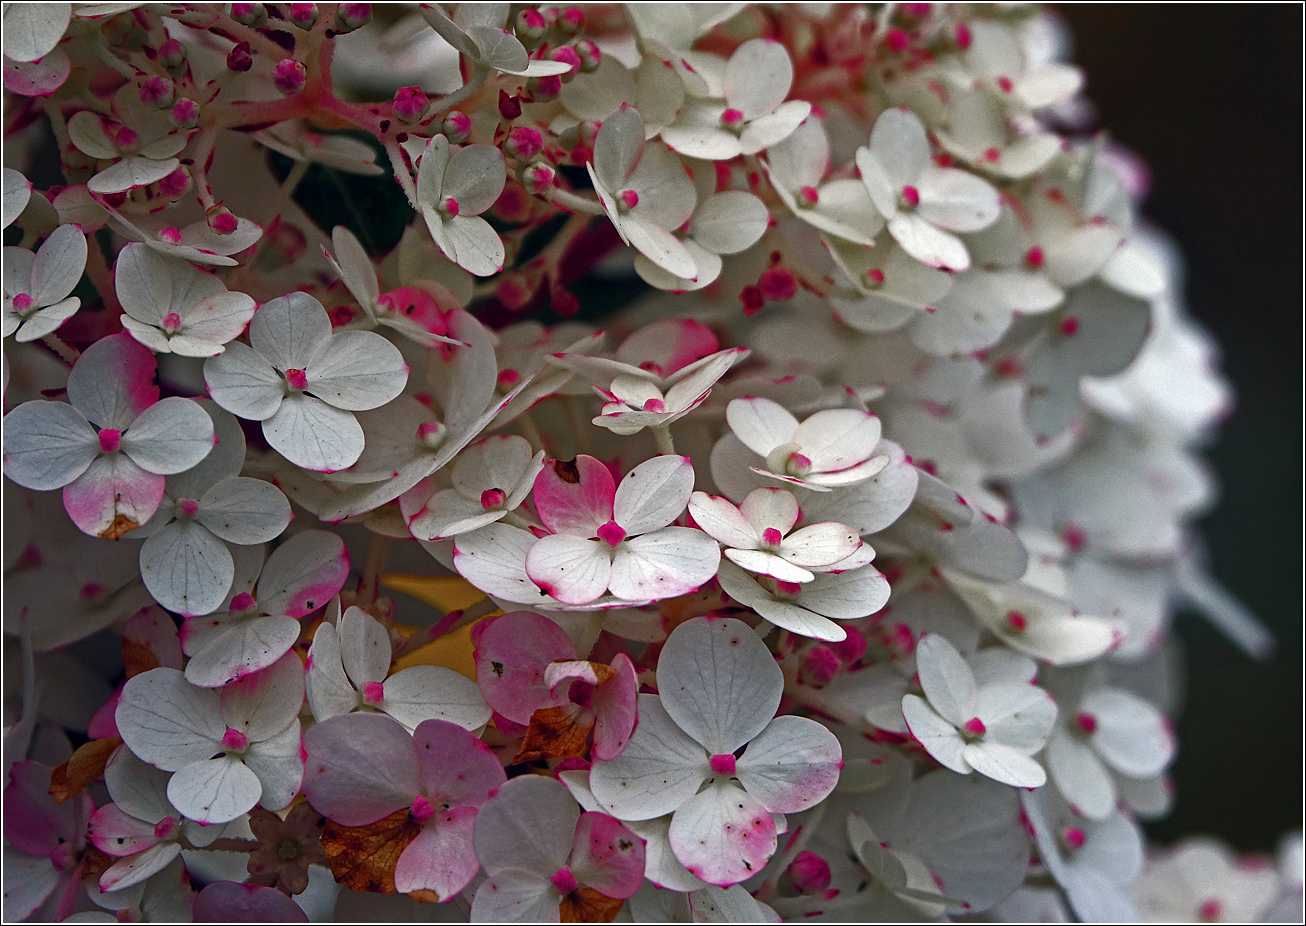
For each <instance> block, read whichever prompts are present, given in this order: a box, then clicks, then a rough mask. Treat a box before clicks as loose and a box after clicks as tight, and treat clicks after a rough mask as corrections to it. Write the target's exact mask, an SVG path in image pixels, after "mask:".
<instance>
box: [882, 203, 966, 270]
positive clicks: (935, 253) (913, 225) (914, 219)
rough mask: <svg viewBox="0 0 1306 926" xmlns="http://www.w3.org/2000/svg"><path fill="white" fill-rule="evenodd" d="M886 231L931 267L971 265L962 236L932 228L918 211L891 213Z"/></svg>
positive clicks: (908, 251) (904, 248)
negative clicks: (911, 213)
mask: <svg viewBox="0 0 1306 926" xmlns="http://www.w3.org/2000/svg"><path fill="white" fill-rule="evenodd" d="M889 234H891V235H893V238H894V240H895V241H897V242H898V244H900V245H902V249H903V250H904V251H906V252H907V253H908V254H910V255H911V256H912V257H914V258H916V259H917V260H918V261H920V262H921V263H923V264H926V265H928V266H930V267H937V268H938V269H940V270H952V271H955V272H961V271H962V270H966V269H967V268H969V267H970V254H968V253H967V252H966V245H964V244H962V243H961V239H960V238H958V237H957V236H956V235H954V234H951V233H950V232H945V231H942V230H941V229H938V228H935V227H934V226H933V225H931V224H930V223H929V222H927V221H925V219H924V218H922V217H921V216H920V215H901V214H900V215H896V216H894V217H893V218H891V219H890V220H889Z"/></svg>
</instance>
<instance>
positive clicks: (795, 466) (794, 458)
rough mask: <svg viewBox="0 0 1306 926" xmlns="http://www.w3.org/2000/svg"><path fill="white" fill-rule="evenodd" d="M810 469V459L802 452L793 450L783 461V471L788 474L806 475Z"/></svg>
mask: <svg viewBox="0 0 1306 926" xmlns="http://www.w3.org/2000/svg"><path fill="white" fill-rule="evenodd" d="M811 471H812V461H811V459H810V458H809V457H807V456H805V455H804V454H801V453H799V452H798V451H796V450H795V451H794V452H793V453H791V454H789V459H788V460H786V461H785V472H786V473H787V474H788V475H790V476H806V475H807V474H808V473H810V472H811Z"/></svg>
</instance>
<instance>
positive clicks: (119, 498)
mask: <svg viewBox="0 0 1306 926" xmlns="http://www.w3.org/2000/svg"><path fill="white" fill-rule="evenodd" d="M104 340H108V339H107V338H105V339H104ZM98 343H101V344H102V343H104V341H100V342H98ZM132 343H133V344H135V343H136V342H135V341H132ZM83 356H85V355H83ZM152 357H153V355H152V354H151V358H152ZM70 385H71V380H70ZM165 483H166V480H165V479H164V477H163V476H156V475H155V474H154V473H147V472H146V471H145V470H143V469H141V468H140V467H139V466H137V465H136V464H135V463H133V462H132V461H131V460H130V459H128V457H127V456H126V454H122V453H111V454H107V455H105V456H101V457H98V458H97V459H95V460H93V461H92V462H91V465H90V466H89V467H87V469H86V472H84V473H82V474H81V475H80V476H78V477H77V478H76V479H75V480H73V481H72V482H71V483H69V484H68V485H67V486H65V487H64V490H63V505H64V508H65V509H66V510H67V512H68V516H69V517H70V518H72V520H73V523H74V524H76V525H77V527H78V528H79V529H81V531H82V532H83V533H86V534H90V535H91V536H92V537H104V538H106V539H108V540H117V539H118V538H120V537H122V536H123V535H124V534H126V533H127V532H128V531H132V530H135V529H136V528H138V527H140V526H141V525H142V524H144V523H145V522H146V521H148V520H149V519H150V518H152V517H153V516H154V512H155V511H156V510H158V507H159V502H160V501H162V500H163V489H164V485H165Z"/></svg>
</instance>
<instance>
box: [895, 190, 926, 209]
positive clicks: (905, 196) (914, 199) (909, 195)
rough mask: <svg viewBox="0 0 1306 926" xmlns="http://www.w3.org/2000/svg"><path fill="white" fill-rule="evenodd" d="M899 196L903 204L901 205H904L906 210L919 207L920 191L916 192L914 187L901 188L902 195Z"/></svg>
mask: <svg viewBox="0 0 1306 926" xmlns="http://www.w3.org/2000/svg"><path fill="white" fill-rule="evenodd" d="M899 195H900V196H901V198H902V202H903V204H904V205H906V206H907V207H908V208H910V209H915V208H916V207H917V206H919V205H920V204H921V194H920V191H919V190H917V189H916V187H914V186H905V187H903V188H902V193H901V194H899Z"/></svg>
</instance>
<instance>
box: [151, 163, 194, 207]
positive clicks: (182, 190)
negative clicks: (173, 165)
mask: <svg viewBox="0 0 1306 926" xmlns="http://www.w3.org/2000/svg"><path fill="white" fill-rule="evenodd" d="M190 188H191V178H190V170H189V169H187V168H186V167H185V166H182V167H178V168H177V169H176V170H174V171H173V172H172V173H170V174H168V176H166V177H164V178H163V179H162V180H160V181H159V192H160V193H162V194H163V195H164V196H166V197H167V198H168V199H180V198H181V197H182V196H184V195H186V191H187V190H189V189H190Z"/></svg>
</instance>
